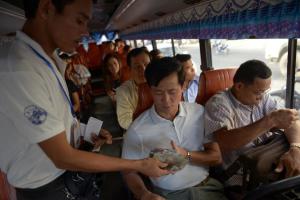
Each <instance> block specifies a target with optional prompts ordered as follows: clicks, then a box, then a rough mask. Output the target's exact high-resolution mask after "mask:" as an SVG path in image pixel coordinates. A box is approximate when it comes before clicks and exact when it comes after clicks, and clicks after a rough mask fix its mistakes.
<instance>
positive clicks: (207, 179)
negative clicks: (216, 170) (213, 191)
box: [193, 176, 210, 187]
mask: <svg viewBox="0 0 300 200" xmlns="http://www.w3.org/2000/svg"><path fill="white" fill-rule="evenodd" d="M209 179H210V177H209V176H207V177H206V178H205V179H204V180H203V181H201V182H200V183H198V184H197V185H195V186H193V187H200V186H205V185H206V184H207V182H208V181H209Z"/></svg>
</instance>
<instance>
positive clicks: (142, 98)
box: [132, 83, 153, 120]
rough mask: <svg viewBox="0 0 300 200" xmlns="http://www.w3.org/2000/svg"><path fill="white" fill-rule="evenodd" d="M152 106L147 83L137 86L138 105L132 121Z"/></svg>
mask: <svg viewBox="0 0 300 200" xmlns="http://www.w3.org/2000/svg"><path fill="white" fill-rule="evenodd" d="M152 105H153V97H152V94H151V91H150V87H149V86H148V84H147V83H142V84H140V85H139V86H138V103H137V106H136V109H135V111H134V113H133V117H132V118H133V120H135V119H136V118H137V117H138V116H139V115H140V114H142V113H143V112H144V111H145V110H147V109H148V108H150V107H151V106H152Z"/></svg>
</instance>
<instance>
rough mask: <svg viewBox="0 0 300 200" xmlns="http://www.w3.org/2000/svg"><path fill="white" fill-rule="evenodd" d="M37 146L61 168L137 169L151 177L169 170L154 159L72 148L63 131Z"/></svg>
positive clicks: (80, 169)
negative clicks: (110, 154)
mask: <svg viewBox="0 0 300 200" xmlns="http://www.w3.org/2000/svg"><path fill="white" fill-rule="evenodd" d="M39 146H40V147H41V149H42V150H43V151H44V152H45V153H46V155H47V156H48V157H49V158H50V159H51V160H52V162H53V163H54V164H55V166H56V167H57V168H61V169H67V170H74V171H76V170H77V171H86V172H107V171H122V170H127V171H139V172H141V173H143V174H145V175H148V176H153V177H158V176H162V175H166V174H169V171H167V170H162V169H161V168H163V167H166V166H167V164H164V163H161V162H159V161H158V160H155V159H151V158H147V159H143V160H125V159H120V158H114V157H109V156H105V155H101V154H95V153H90V152H85V151H80V150H77V149H74V148H72V147H71V146H70V145H69V144H68V142H67V138H66V134H65V132H61V133H59V134H58V135H56V136H54V137H52V138H49V139H47V140H45V141H42V142H40V143H39Z"/></svg>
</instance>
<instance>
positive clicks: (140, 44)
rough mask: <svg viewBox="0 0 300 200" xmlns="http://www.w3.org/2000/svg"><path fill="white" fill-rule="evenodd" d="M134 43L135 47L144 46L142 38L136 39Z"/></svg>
mask: <svg viewBox="0 0 300 200" xmlns="http://www.w3.org/2000/svg"><path fill="white" fill-rule="evenodd" d="M136 43H137V47H142V46H144V44H143V41H142V40H136Z"/></svg>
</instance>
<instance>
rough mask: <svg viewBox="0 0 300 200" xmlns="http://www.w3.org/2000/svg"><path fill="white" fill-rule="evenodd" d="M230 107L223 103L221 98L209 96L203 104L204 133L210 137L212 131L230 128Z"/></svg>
mask: <svg viewBox="0 0 300 200" xmlns="http://www.w3.org/2000/svg"><path fill="white" fill-rule="evenodd" d="M231 115H232V114H231V112H230V108H228V106H226V105H224V100H222V99H221V98H215V97H213V98H211V99H210V100H209V101H208V102H207V103H206V105H205V113H204V127H205V135H206V136H207V137H208V138H210V139H212V133H213V132H215V131H217V130H219V129H221V128H224V127H225V128H226V129H228V130H229V129H232V126H233V125H232V122H231V119H232V116H231Z"/></svg>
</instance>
